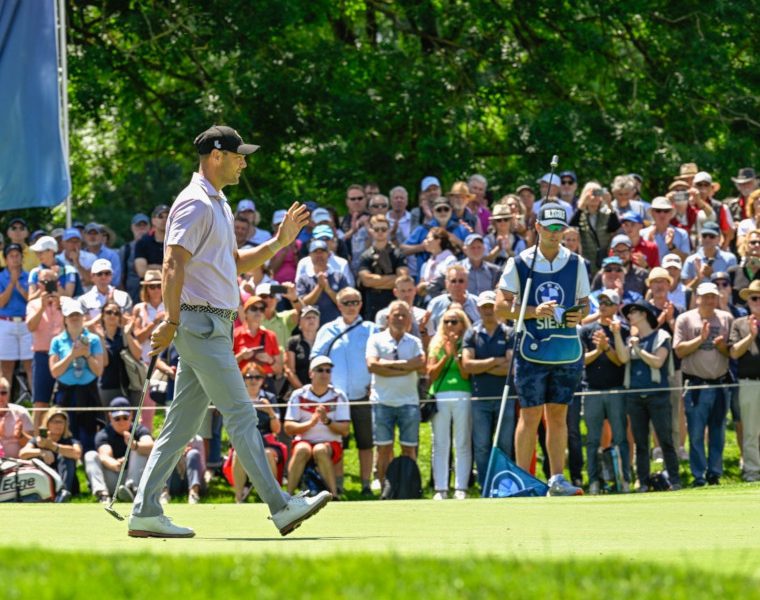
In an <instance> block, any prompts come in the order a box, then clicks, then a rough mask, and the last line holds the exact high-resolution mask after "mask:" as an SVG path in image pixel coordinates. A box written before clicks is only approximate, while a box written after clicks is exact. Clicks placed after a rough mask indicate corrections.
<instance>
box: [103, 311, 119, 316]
mask: <svg viewBox="0 0 760 600" xmlns="http://www.w3.org/2000/svg"><path fill="white" fill-rule="evenodd" d="M103 314H104V315H110V316H112V317H120V316H121V312H120V311H118V310H104V311H103Z"/></svg>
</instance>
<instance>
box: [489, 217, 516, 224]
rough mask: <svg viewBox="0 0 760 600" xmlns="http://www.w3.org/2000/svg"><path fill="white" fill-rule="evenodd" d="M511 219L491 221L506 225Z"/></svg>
mask: <svg viewBox="0 0 760 600" xmlns="http://www.w3.org/2000/svg"><path fill="white" fill-rule="evenodd" d="M511 220H512V219H509V218H506V219H491V221H493V222H494V223H508V222H509V221H511Z"/></svg>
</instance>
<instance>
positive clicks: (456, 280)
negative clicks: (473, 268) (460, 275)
mask: <svg viewBox="0 0 760 600" xmlns="http://www.w3.org/2000/svg"><path fill="white" fill-rule="evenodd" d="M449 283H466V282H465V280H464V279H449Z"/></svg>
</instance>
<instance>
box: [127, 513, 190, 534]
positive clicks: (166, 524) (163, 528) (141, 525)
mask: <svg viewBox="0 0 760 600" xmlns="http://www.w3.org/2000/svg"><path fill="white" fill-rule="evenodd" d="M127 533H128V535H129V537H139V538H146V537H156V538H190V537H193V536H194V535H195V532H194V531H193V530H192V529H190V528H189V527H180V526H179V525H175V524H174V523H172V520H171V519H170V518H169V517H167V516H166V515H158V516H157V517H136V516H135V515H130V516H129V531H128V532H127Z"/></svg>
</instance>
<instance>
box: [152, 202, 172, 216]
mask: <svg viewBox="0 0 760 600" xmlns="http://www.w3.org/2000/svg"><path fill="white" fill-rule="evenodd" d="M165 212H166V213H168V212H169V207H168V206H167V205H166V204H159V205H158V206H157V207H156V208H154V209H153V212H152V213H150V216H151V217H157V216H158V215H160V214H162V213H165Z"/></svg>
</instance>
